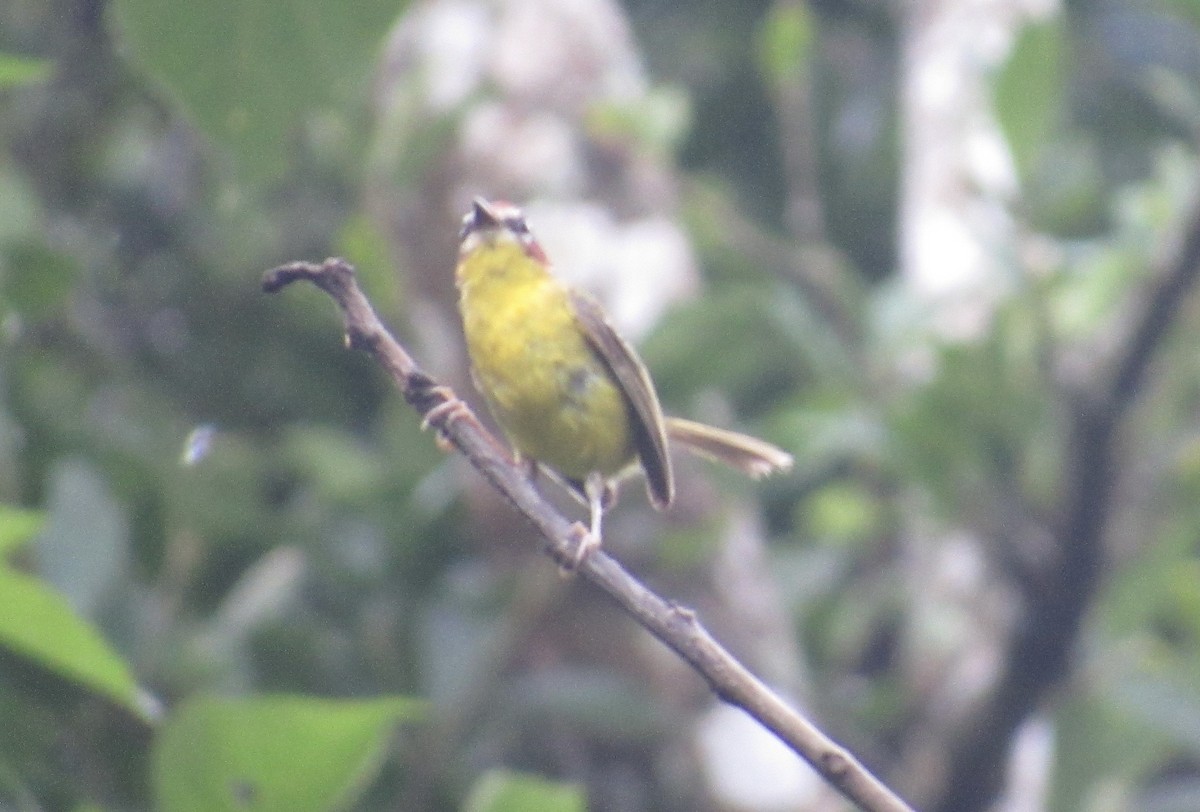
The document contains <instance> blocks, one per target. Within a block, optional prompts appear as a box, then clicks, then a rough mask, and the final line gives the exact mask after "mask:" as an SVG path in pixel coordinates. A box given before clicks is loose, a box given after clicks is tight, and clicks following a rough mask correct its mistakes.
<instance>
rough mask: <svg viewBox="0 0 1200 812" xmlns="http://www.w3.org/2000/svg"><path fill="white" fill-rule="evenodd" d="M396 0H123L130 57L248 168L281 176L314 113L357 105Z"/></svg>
mask: <svg viewBox="0 0 1200 812" xmlns="http://www.w3.org/2000/svg"><path fill="white" fill-rule="evenodd" d="M404 5H405V4H404V3H403V2H399V3H397V2H393V0H361V2H355V3H343V2H339V0H287V2H273V1H272V0H214V2H209V3H176V2H173V1H172V0H117V2H115V3H114V4H113V10H114V12H115V20H116V23H117V27H118V30H119V32H120V34H121V35H122V38H123V39H124V40H125V42H126V43H128V45H129V50H130V52H131V53H132V55H133V56H134V57H135V58H136V59H137V60H138V61H139V62H140V63H141V65H142V67H143V68H144V69H145V70H146V71H147V72H148V73H150V74H151V75H152V76H153V77H155V78H156V79H158V80H160V81H161V82H163V83H164V84H165V85H167V87H169V88H170V90H171V91H172V92H173V93H174V94H175V95H176V96H177V97H178V99H179V101H180V102H182V103H183V105H184V106H185V107H186V108H187V110H188V111H189V112H190V113H191V114H192V115H193V116H194V117H195V119H196V122H197V123H198V124H199V125H200V127H201V129H203V130H204V131H205V132H206V133H207V134H208V135H209V137H211V138H213V139H214V140H216V141H218V142H221V143H223V144H224V145H226V146H228V147H229V148H231V149H232V151H233V153H234V155H235V157H236V158H237V160H238V164H239V168H240V170H241V171H242V173H243V174H244V175H245V176H246V177H248V178H250V179H257V180H268V179H271V178H273V177H276V176H277V175H278V174H279V173H280V172H281V171H282V170H283V169H284V167H285V166H286V163H287V162H286V154H287V144H288V143H289V136H292V135H294V134H295V133H296V132H297V131H298V130H299V128H300V127H301V126H302V125H303V124H304V123H305V121H304V118H305V114H306V113H309V112H314V111H315V112H327V111H328V110H330V109H332V110H333V111H339V112H342V113H346V112H347V111H356V110H357V109H358V108H360V107H361V105H362V102H363V100H364V99H365V93H366V89H367V78H368V76H369V74H370V71H371V69H372V68H373V66H374V64H375V60H376V57H377V54H378V51H379V46H380V44H381V42H382V40H383V36H384V34H385V33H386V32H387V30H388V27H389V24H390V23H391V22H392V21H393V20H394V19H395V18H396V16H397V15H398V14H399V13H400V11H401V10H402V9H403V8H404Z"/></svg>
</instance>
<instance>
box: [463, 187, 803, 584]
mask: <svg viewBox="0 0 1200 812" xmlns="http://www.w3.org/2000/svg"><path fill="white" fill-rule="evenodd" d="M455 284H456V287H457V288H458V294H459V297H458V304H459V312H460V314H461V316H462V324H463V333H464V337H465V339H466V347H467V355H468V356H469V359H470V367H471V378H472V380H473V382H474V384H475V388H476V389H477V390H479V392H480V393H481V394H482V395H483V398H484V400H485V401H486V403H487V406H488V410H489V411H490V412H491V414H492V416H493V417H494V418H495V420H496V422H497V424H498V425H499V426H500V428H501V430H502V431H503V433H504V435H505V436H506V438H507V439H508V442H509V444H510V446H511V447H512V449H513V451H514V457H515V458H516V459H517V460H519V461H520V462H522V463H523V464H524V465H526V466H528V470H529V472H530V474H531V476H532V475H536V473H537V472H538V471H539V470H546V471H548V473H549V474H551V475H552V477H553V478H554V479H556V480H557V481H559V482H560V483H562V484H563V485H565V486H566V487H567V488H568V489H569V490H570V491H571V492H572V493H573V494H574V495H575V496H577V497H578V498H579V499H580V500H581V501H582V502H583V503H584V504H586V505H587V508H588V511H589V524H588V526H587V536H586V537H585V538H584V541H583V543H581V544H580V546H579V548H578V552H577V561H576V563H579V562H581V561H582V560H583V558H585V557H586V555H587V554H588V553H589V552H590V551H591V550H592V549H594V548H596V547H598V546H599V545H600V543H601V534H602V520H603V515H604V512H605V510H607V509H608V508H609V507H610V506H611V505H612V504H613V503H615V500H616V495H617V492H618V488H619V485H620V483H621V482H622V481H623V480H625V479H626V478H628V477H629V476H631V475H634V474H636V473H637V472H638V471H640V472H641V473H642V474H643V475H644V477H645V480H646V493H647V496H648V498H649V501H650V503H651V504H652V505H653V506H654V507H655V508H657V509H660V510H662V509H665V508H667V507H668V506H669V505H670V504H671V502H672V500H673V499H674V497H675V479H674V474H673V471H672V466H671V458H670V454H669V451H670V449H671V448H672V447H674V446H678V447H682V448H685V449H687V450H688V451H690V452H692V453H695V454H698V455H700V456H703V457H707V458H710V459H714V460H718V461H720V462H723V463H726V464H728V465H730V466H732V467H733V468H735V469H737V470H739V471H742V472H743V473H745V474H747V475H749V476H751V477H754V478H759V477H762V476H765V475H767V474H770V473H773V472H776V471H785V470H787V469H789V468H790V467H791V466H792V456H791V455H790V454H789V453H787V452H786V451H784V450H783V449H781V448H778V447H777V446H774V445H772V444H770V443H768V442H765V441H763V440H759V439H757V438H754V437H750V436H748V435H745V434H740V433H738V432H734V431H728V430H725V429H720V428H716V427H714V426H708V425H705V424H703V423H698V422H695V421H692V420H686V419H683V418H678V417H667V416H665V415H664V414H663V410H662V407H661V405H660V403H659V399H658V394H657V392H656V391H655V388H654V381H653V380H652V379H651V377H650V373H649V372H648V371H647V369H646V365H645V364H644V363H642V360H641V359H640V358H639V357H638V354H637V351H636V350H634V348H633V347H632V346H631V345H630V344H629V342H627V341H626V340H625V339H624V338H622V337H621V335H620V334H619V333H618V332H617V331H616V329H615V328H614V327H613V326H612V323H611V321H610V320H609V318H608V316H607V315H606V314H605V312H604V309H603V308H602V306H601V305H600V303H599V302H598V301H597V300H596V299H595V298H594V297H593V296H591V295H590V294H588V293H586V292H585V291H582V290H579V289H576V288H573V287H571V286H569V285H567V284H566V283H564V282H563V281H561V280H560V279H559V278H558V277H557V276H555V274H554V272H553V270H552V267H551V263H550V261H549V259H548V258H547V256H546V253H545V251H544V250H543V249H542V247H541V245H540V244H539V243H538V241H537V239H536V238H535V237H534V236H533V233H532V232H531V231H530V230H529V226H528V224H527V222H526V219H525V215H524V214H523V213H522V211H521V209H520V208H518V207H517V206H515V205H514V204H512V203H509V202H507V201H503V200H496V201H491V202H489V201H488V200H486V199H484V198H482V197H476V198H475V199H474V201H473V202H472V204H471V208H470V210H469V211H468V212H467V213H466V214H465V215H464V217H463V220H462V228H461V230H460V232H459V251H458V264H457V267H456V269H455Z"/></svg>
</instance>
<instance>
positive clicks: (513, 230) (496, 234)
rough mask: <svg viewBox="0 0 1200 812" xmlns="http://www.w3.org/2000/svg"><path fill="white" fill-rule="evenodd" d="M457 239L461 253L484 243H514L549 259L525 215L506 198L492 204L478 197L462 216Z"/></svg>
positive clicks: (465, 252)
mask: <svg viewBox="0 0 1200 812" xmlns="http://www.w3.org/2000/svg"><path fill="white" fill-rule="evenodd" d="M458 239H459V253H460V254H468V253H471V252H472V251H475V250H476V249H478V248H480V247H481V246H484V245H497V244H502V243H504V242H513V243H516V244H517V245H520V246H521V248H522V249H523V250H524V251H525V253H526V254H528V255H529V256H531V257H533V258H534V259H536V260H538V261H539V262H542V263H545V262H546V261H547V260H546V253H545V252H544V251H543V250H542V247H541V246H540V245H539V244H538V241H537V240H536V239H535V238H534V236H533V234H532V233H531V232H530V231H529V226H528V225H527V224H526V223H525V214H524V213H523V212H522V211H521V210H520V209H519V208H517V207H516V206H515V205H513V204H512V203H509V202H508V201H506V200H494V201H492V202H490V203H489V202H488V201H486V200H484V199H483V198H482V197H477V198H475V200H474V202H472V203H471V210H470V211H468V212H467V213H466V214H465V215H463V223H462V229H461V230H460V231H459V232H458Z"/></svg>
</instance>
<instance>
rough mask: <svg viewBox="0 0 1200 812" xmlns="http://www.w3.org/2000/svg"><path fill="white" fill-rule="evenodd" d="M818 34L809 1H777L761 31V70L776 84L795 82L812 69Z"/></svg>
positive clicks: (783, 84)
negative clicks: (814, 26) (809, 62)
mask: <svg viewBox="0 0 1200 812" xmlns="http://www.w3.org/2000/svg"><path fill="white" fill-rule="evenodd" d="M815 39H816V36H815V34H814V31H813V21H812V13H811V12H810V11H809V9H808V5H807V4H805V3H776V4H775V5H774V6H772V7H771V10H770V12H768V14H767V16H766V18H765V19H764V20H763V24H762V28H761V29H760V30H759V42H758V61H759V70H761V71H762V73H763V75H764V76H765V77H766V78H767V79H768V80H769V81H770V82H771V83H772V84H774V85H776V86H780V87H782V86H787V85H790V84H794V83H795V82H796V81H797V80H799V79H802V78H804V76H805V75H806V74H807V72H808V61H809V58H810V56H811V54H812V48H813V42H814V40H815Z"/></svg>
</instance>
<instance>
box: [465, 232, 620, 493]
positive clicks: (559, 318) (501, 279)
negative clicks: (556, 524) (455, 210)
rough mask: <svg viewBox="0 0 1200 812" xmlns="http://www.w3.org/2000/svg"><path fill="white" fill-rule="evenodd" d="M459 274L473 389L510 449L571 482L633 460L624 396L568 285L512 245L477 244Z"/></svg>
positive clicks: (609, 472)
mask: <svg viewBox="0 0 1200 812" xmlns="http://www.w3.org/2000/svg"><path fill="white" fill-rule="evenodd" d="M457 278H458V285H459V292H460V299H459V306H460V308H461V310H462V317H463V330H464V332H465V335H466V340H467V351H468V353H469V354H470V357H471V365H472V367H473V372H474V376H475V382H476V385H477V386H478V387H479V389H480V391H481V392H482V394H483V395H484V397H485V398H486V399H487V402H488V406H489V407H490V409H491V411H492V414H493V415H494V416H495V418H496V421H497V422H498V423H499V424H500V426H501V428H503V429H504V432H505V434H507V435H508V438H509V441H510V442H511V443H512V444H513V446H514V448H516V450H517V451H518V452H520V453H521V455H522V456H524V457H527V458H531V459H534V460H537V461H539V462H542V463H545V464H547V465H549V466H550V467H552V468H554V469H555V470H557V471H559V472H560V473H561V474H563V475H565V476H567V477H569V478H571V479H574V480H582V479H584V478H585V477H586V476H587V475H588V474H589V473H591V472H593V471H598V472H600V473H601V474H604V475H605V476H611V475H613V474H616V473H617V472H618V471H620V470H622V469H623V468H625V467H626V466H628V465H629V464H631V463H632V462H633V459H634V445H633V440H632V435H631V432H630V422H629V413H628V408H627V406H626V402H625V398H624V397H623V396H622V394H621V391H620V389H619V388H618V386H617V384H616V382H615V381H614V379H613V378H612V376H611V374H610V373H609V371H608V368H607V367H606V366H605V365H604V363H603V362H602V361H601V359H600V358H599V357H598V356H597V355H596V353H595V351H594V350H593V349H592V348H591V346H590V345H589V344H588V342H587V339H586V338H585V337H584V335H583V333H582V331H581V328H580V325H579V322H578V321H577V319H576V318H575V312H574V310H573V308H572V306H571V303H570V299H569V297H568V294H567V290H566V288H565V287H563V285H562V284H561V283H560V282H558V281H557V280H556V279H555V278H554V277H553V276H552V275H551V274H550V273H549V271H548V270H547V269H546V268H545V266H543V265H542V264H541V263H539V262H537V261H536V260H534V259H533V258H531V257H529V256H527V255H526V254H525V253H524V252H523V251H522V250H521V248H520V246H518V245H516V244H512V243H496V244H490V245H482V246H480V247H478V248H476V249H475V250H474V251H472V252H470V253H469V254H467V255H466V256H464V257H463V258H462V259H461V260H460V262H459V267H458V273H457Z"/></svg>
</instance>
